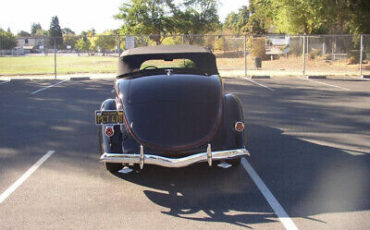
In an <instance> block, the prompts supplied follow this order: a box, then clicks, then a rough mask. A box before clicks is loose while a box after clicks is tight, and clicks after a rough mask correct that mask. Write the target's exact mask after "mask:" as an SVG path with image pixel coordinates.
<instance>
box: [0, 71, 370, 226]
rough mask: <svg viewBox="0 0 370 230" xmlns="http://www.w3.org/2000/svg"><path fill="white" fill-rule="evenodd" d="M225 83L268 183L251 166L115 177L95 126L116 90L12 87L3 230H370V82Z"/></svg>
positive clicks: (2, 147)
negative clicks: (102, 159)
mask: <svg viewBox="0 0 370 230" xmlns="http://www.w3.org/2000/svg"><path fill="white" fill-rule="evenodd" d="M224 83H225V90H226V92H231V93H235V94H236V95H238V96H239V97H240V99H241V101H242V103H243V107H244V113H245V118H246V124H247V126H246V127H247V139H248V140H247V144H248V150H249V151H250V153H251V157H249V158H248V159H247V161H245V162H249V163H248V164H250V166H251V167H252V168H253V170H254V171H255V172H256V175H257V177H258V178H260V179H261V180H260V181H259V182H258V180H256V175H251V173H250V172H248V171H247V170H246V167H245V164H243V165H240V166H237V167H232V168H229V169H222V168H218V167H212V168H209V167H208V166H207V165H203V164H201V165H195V166H191V167H188V168H182V169H166V168H160V167H154V166H145V168H144V170H143V171H142V172H140V173H136V172H133V173H131V174H116V175H113V174H111V173H109V172H108V171H106V170H105V168H104V165H103V164H102V163H100V162H99V161H98V137H97V127H96V126H95V125H94V111H95V110H96V109H98V108H99V105H100V103H101V102H102V101H103V100H105V99H106V98H109V97H112V96H113V94H112V92H111V90H112V84H113V80H88V81H63V82H61V80H37V81H36V80H35V81H10V82H0V109H1V115H0V125H1V129H0V140H1V141H0V229H174V228H176V229H238V228H242V229H243V228H247V229H370V198H369V194H370V180H369V176H370V155H369V154H370V141H369V140H370V81H368V80H364V79H363V80H362V79H355V78H349V79H347V78H346V79H344V78H336V79H321V80H307V79H303V78H298V77H287V78H272V79H256V80H247V79H234V78H225V79H224ZM258 178H257V179H258ZM256 181H257V182H256ZM258 183H262V185H265V187H263V186H262V187H261V184H259V185H258ZM266 189H267V190H266ZM269 194H271V195H272V196H273V197H272V198H271V196H269ZM279 208H281V209H282V211H283V212H281V209H279ZM282 214H283V215H282Z"/></svg>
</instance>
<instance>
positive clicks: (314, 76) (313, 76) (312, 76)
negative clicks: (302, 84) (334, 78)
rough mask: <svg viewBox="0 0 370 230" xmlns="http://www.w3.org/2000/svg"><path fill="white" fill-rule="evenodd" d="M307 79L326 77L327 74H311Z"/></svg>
mask: <svg viewBox="0 0 370 230" xmlns="http://www.w3.org/2000/svg"><path fill="white" fill-rule="evenodd" d="M307 79H326V76H324V75H309V76H307Z"/></svg>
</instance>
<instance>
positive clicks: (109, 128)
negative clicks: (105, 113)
mask: <svg viewBox="0 0 370 230" xmlns="http://www.w3.org/2000/svg"><path fill="white" fill-rule="evenodd" d="M105 135H107V136H108V137H111V136H113V135H114V128H113V126H107V127H105Z"/></svg>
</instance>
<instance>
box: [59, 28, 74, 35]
mask: <svg viewBox="0 0 370 230" xmlns="http://www.w3.org/2000/svg"><path fill="white" fill-rule="evenodd" d="M62 33H63V34H66V35H71V34H73V35H75V34H76V33H75V32H74V31H73V30H71V29H70V28H67V27H65V28H63V29H62Z"/></svg>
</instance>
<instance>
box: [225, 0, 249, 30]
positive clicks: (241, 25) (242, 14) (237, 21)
mask: <svg viewBox="0 0 370 230" xmlns="http://www.w3.org/2000/svg"><path fill="white" fill-rule="evenodd" d="M248 20H249V10H248V7H247V6H243V7H242V8H240V9H239V10H238V12H237V13H234V12H231V13H230V14H228V15H227V17H226V19H225V23H224V27H225V28H227V29H230V30H231V31H232V32H233V33H235V34H240V32H245V31H247V23H248Z"/></svg>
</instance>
